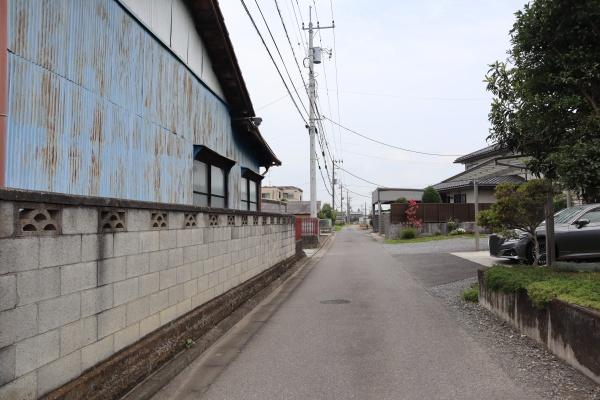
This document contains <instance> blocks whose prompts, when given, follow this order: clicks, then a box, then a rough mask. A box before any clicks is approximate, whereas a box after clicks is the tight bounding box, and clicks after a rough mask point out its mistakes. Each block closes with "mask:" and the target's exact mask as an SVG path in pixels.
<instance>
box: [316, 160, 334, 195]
mask: <svg viewBox="0 0 600 400" xmlns="http://www.w3.org/2000/svg"><path fill="white" fill-rule="evenodd" d="M315 156H316V159H317V166H318V167H319V172H320V174H321V180H323V186H325V190H326V191H327V193H328V194H329V195H330V196H331V192H330V191H329V186H328V185H327V183H325V177H324V176H323V170H322V169H321V164H320V163H319V155H318V154H317V153H316V152H315ZM327 177H328V178H329V175H327Z"/></svg>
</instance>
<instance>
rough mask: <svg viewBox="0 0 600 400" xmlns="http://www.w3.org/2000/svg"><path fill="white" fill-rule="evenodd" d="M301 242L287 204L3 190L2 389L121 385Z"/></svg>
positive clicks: (59, 390) (224, 308)
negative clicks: (253, 207) (225, 205)
mask: <svg viewBox="0 0 600 400" xmlns="http://www.w3.org/2000/svg"><path fill="white" fill-rule="evenodd" d="M42 200H43V202H42ZM295 254H296V243H295V238H294V220H293V217H290V216H286V215H281V214H265V213H253V212H241V211H233V210H219V209H212V210H211V209H200V208H195V207H191V206H177V205H165V204H159V203H145V202H133V201H120V200H113V199H105V198H103V199H100V198H91V197H77V196H63V195H54V194H49V193H44V194H42V193H36V192H24V191H13V190H0V294H1V295H0V398H2V399H34V398H37V397H40V396H44V395H48V397H49V398H73V399H75V398H77V399H83V398H112V397H116V396H118V395H121V394H123V393H124V392H126V391H127V390H128V389H129V388H131V386H132V385H134V384H135V383H137V382H139V381H140V380H141V379H143V378H144V377H145V376H147V375H148V374H149V373H150V372H151V371H152V370H153V369H156V368H157V367H159V366H160V365H161V364H162V363H164V361H166V360H167V359H168V358H170V357H172V356H173V355H174V354H176V353H177V352H178V351H180V350H182V349H183V348H184V347H185V342H186V340H187V339H190V338H191V339H194V338H196V337H198V336H199V335H202V334H203V333H206V331H208V329H210V328H211V327H213V326H214V325H215V324H216V323H218V322H219V321H220V320H222V319H223V318H225V317H226V316H227V315H229V314H230V313H231V312H232V311H233V310H234V309H235V308H236V307H238V306H239V305H240V304H242V303H243V302H244V301H246V300H248V298H249V297H251V296H252V295H254V294H256V293H257V292H258V291H259V290H260V289H261V288H263V287H265V286H266V285H268V284H269V283H270V282H271V281H272V280H274V279H276V278H277V277H278V276H280V275H281V274H283V273H284V272H285V271H286V270H287V268H289V266H290V265H291V264H292V262H293V261H294V260H295Z"/></svg>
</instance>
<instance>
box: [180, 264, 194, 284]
mask: <svg viewBox="0 0 600 400" xmlns="http://www.w3.org/2000/svg"><path fill="white" fill-rule="evenodd" d="M190 279H192V264H185V265H182V266H180V267H177V283H183V282H187V281H189V280H190Z"/></svg>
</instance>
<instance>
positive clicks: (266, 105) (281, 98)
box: [256, 94, 288, 111]
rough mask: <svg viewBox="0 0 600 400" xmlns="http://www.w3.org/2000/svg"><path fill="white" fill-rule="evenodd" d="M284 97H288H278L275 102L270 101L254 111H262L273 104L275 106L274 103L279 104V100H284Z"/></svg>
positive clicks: (285, 95)
mask: <svg viewBox="0 0 600 400" xmlns="http://www.w3.org/2000/svg"><path fill="white" fill-rule="evenodd" d="M286 97H288V95H287V94H284V95H283V96H281V97H278V98H276V99H275V100H271V101H270V102H268V103H267V104H264V105H262V106H260V107H258V108H257V109H256V111H260V110H262V109H263V108H267V107H269V106H271V105H273V104H275V103H277V102H280V101H281V100H283V99H285V98H286Z"/></svg>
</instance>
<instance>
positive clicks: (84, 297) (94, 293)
mask: <svg viewBox="0 0 600 400" xmlns="http://www.w3.org/2000/svg"><path fill="white" fill-rule="evenodd" d="M112 306H113V285H105V286H100V287H97V288H94V289H89V290H86V291H84V292H81V316H82V317H87V316H90V315H94V314H98V313H99V312H101V311H104V310H108V309H109V308H111V307H112Z"/></svg>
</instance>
